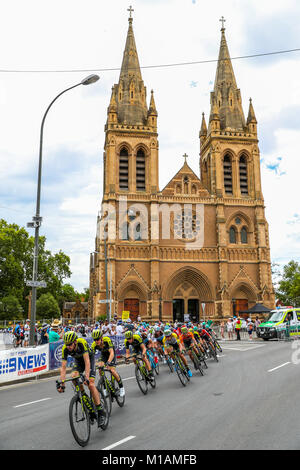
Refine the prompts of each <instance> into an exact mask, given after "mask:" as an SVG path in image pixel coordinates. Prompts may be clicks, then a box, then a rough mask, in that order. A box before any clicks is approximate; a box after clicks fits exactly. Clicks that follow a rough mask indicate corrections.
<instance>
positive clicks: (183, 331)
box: [181, 326, 188, 335]
mask: <svg viewBox="0 0 300 470" xmlns="http://www.w3.org/2000/svg"><path fill="white" fill-rule="evenodd" d="M187 332H188V329H187V327H186V326H183V327H182V328H181V333H183V334H184V335H186V334H187Z"/></svg>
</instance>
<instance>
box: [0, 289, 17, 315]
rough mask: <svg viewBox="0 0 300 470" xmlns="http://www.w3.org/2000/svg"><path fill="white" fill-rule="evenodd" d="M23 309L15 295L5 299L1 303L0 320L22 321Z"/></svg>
mask: <svg viewBox="0 0 300 470" xmlns="http://www.w3.org/2000/svg"><path fill="white" fill-rule="evenodd" d="M22 318H23V309H22V307H21V305H20V303H19V300H18V298H17V297H15V296H14V295H8V296H7V297H3V298H2V299H1V301H0V320H21V319H22Z"/></svg>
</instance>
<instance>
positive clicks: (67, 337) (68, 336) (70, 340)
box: [64, 331, 78, 344]
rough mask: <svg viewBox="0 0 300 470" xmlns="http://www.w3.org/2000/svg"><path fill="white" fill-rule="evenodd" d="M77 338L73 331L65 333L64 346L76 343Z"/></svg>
mask: <svg viewBox="0 0 300 470" xmlns="http://www.w3.org/2000/svg"><path fill="white" fill-rule="evenodd" d="M77 338H78V336H77V333H75V331H67V332H66V333H65V334H64V343H65V344H72V343H74V341H76V340H77Z"/></svg>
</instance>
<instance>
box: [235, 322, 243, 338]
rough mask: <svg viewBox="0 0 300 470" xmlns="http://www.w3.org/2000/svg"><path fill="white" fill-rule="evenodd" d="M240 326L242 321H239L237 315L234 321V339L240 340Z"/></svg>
mask: <svg viewBox="0 0 300 470" xmlns="http://www.w3.org/2000/svg"><path fill="white" fill-rule="evenodd" d="M241 327H242V322H241V319H240V317H238V318H237V321H236V323H235V332H236V341H241V335H240V332H241Z"/></svg>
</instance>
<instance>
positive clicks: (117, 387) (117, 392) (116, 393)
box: [111, 375, 125, 408]
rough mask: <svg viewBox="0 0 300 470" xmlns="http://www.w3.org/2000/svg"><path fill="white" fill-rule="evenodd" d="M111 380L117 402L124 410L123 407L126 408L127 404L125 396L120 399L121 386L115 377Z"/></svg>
mask: <svg viewBox="0 0 300 470" xmlns="http://www.w3.org/2000/svg"><path fill="white" fill-rule="evenodd" d="M120 377H121V376H120ZM111 380H112V384H113V387H114V389H115V398H116V402H117V403H118V405H119V406H120V407H121V408H122V406H124V403H125V395H124V396H123V397H120V385H119V384H118V382H117V381H116V379H115V378H114V376H113V375H112V377H111Z"/></svg>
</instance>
